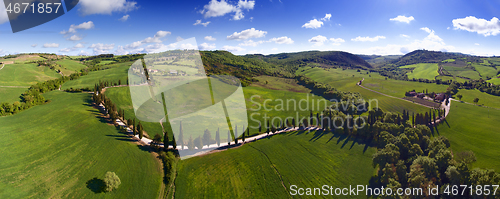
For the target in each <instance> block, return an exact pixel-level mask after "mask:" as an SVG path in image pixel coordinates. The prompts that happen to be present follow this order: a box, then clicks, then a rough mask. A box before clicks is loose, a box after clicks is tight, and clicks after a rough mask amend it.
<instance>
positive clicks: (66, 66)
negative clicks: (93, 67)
mask: <svg viewBox="0 0 500 199" xmlns="http://www.w3.org/2000/svg"><path fill="white" fill-rule="evenodd" d="M56 63H57V64H59V65H61V66H62V67H60V68H56V69H59V70H60V71H61V72H62V73H63V74H64V75H66V76H68V75H71V74H73V73H75V72H79V71H80V70H81V69H84V68H86V67H87V66H85V65H83V64H81V63H80V62H78V61H74V60H69V59H63V60H59V61H57V62H56Z"/></svg>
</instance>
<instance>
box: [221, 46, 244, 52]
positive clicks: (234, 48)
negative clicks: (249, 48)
mask: <svg viewBox="0 0 500 199" xmlns="http://www.w3.org/2000/svg"><path fill="white" fill-rule="evenodd" d="M222 50H225V51H229V52H241V51H245V49H244V48H242V47H239V46H227V45H226V46H223V47H222Z"/></svg>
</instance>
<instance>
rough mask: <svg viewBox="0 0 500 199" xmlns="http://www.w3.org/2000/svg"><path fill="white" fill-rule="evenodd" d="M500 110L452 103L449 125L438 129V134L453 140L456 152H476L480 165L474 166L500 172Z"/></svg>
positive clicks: (477, 163) (442, 125) (474, 164)
mask: <svg viewBox="0 0 500 199" xmlns="http://www.w3.org/2000/svg"><path fill="white" fill-rule="evenodd" d="M499 120H500V111H498V110H495V109H491V108H483V107H478V106H474V105H469V104H464V103H460V102H452V106H451V110H450V113H449V115H448V117H447V118H446V121H447V122H446V123H444V124H441V125H440V126H439V127H438V131H437V132H436V133H437V134H436V135H442V136H445V137H447V138H448V139H449V140H450V144H451V149H452V150H453V153H458V152H461V151H465V150H472V151H473V152H474V153H475V155H476V157H477V162H476V163H473V166H474V167H480V168H483V169H495V171H496V172H498V171H500V159H498V158H496V157H498V154H499V153H500V148H499V147H497V145H498V142H500V133H499V131H498V130H496V129H497V128H498V122H497V121H499Z"/></svg>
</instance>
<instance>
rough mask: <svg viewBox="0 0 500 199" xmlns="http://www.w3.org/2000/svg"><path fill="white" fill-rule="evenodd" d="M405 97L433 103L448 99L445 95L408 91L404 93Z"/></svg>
mask: <svg viewBox="0 0 500 199" xmlns="http://www.w3.org/2000/svg"><path fill="white" fill-rule="evenodd" d="M405 96H406V97H415V98H419V99H427V100H433V101H434V102H439V103H441V102H443V101H444V100H446V99H448V97H447V96H446V94H445V93H437V94H436V93H434V92H432V93H427V92H425V93H423V92H422V93H417V92H416V91H415V90H413V91H409V92H406V93H405Z"/></svg>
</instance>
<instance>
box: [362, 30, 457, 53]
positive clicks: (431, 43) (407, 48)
mask: <svg viewBox="0 0 500 199" xmlns="http://www.w3.org/2000/svg"><path fill="white" fill-rule="evenodd" d="M422 30H423V29H422ZM424 31H426V32H427V29H425V30H424ZM428 31H429V34H428V35H427V36H426V37H425V38H423V39H421V40H418V39H415V40H413V41H412V42H411V43H409V44H404V45H399V44H389V45H386V46H376V47H371V48H366V49H360V50H359V51H358V52H353V53H358V54H377V55H396V54H406V53H409V52H411V51H414V50H418V49H426V50H436V51H444V52H448V51H455V47H454V46H451V45H446V43H445V42H444V41H443V39H441V37H439V36H438V35H436V34H435V32H434V31H433V30H431V29H428Z"/></svg>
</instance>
